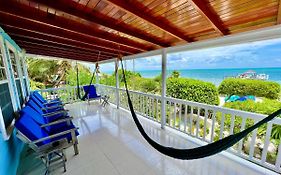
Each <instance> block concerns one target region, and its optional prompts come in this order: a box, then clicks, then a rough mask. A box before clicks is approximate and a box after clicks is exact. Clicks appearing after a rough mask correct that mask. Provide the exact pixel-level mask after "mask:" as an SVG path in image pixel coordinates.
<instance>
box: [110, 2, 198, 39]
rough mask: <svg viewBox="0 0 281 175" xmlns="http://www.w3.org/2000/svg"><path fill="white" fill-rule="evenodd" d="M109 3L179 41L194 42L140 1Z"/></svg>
mask: <svg viewBox="0 0 281 175" xmlns="http://www.w3.org/2000/svg"><path fill="white" fill-rule="evenodd" d="M107 1H108V2H110V3H112V4H114V5H116V6H117V7H120V8H122V9H123V10H125V11H127V12H129V13H131V14H133V15H135V16H138V17H139V18H141V19H143V20H145V21H147V22H149V23H150V24H152V25H153V26H155V27H157V28H159V29H161V30H162V31H164V32H167V33H169V34H171V35H173V36H174V37H176V38H178V39H182V40H185V41H188V42H192V41H193V40H192V38H190V37H188V36H187V35H185V34H184V32H182V31H181V30H179V29H178V28H176V27H175V26H172V25H171V23H170V22H169V21H168V20H167V19H165V18H162V17H155V16H154V15H153V13H151V12H150V11H149V9H148V8H147V7H145V6H144V5H143V4H142V3H139V2H138V1H135V0H134V1H133V0H131V1H129V2H128V1H126V0H107Z"/></svg>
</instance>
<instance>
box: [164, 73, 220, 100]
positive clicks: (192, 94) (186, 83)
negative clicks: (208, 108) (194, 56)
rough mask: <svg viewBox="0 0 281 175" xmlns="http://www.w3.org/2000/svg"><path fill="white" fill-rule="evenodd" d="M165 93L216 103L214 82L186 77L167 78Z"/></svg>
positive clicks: (216, 92)
mask: <svg viewBox="0 0 281 175" xmlns="http://www.w3.org/2000/svg"><path fill="white" fill-rule="evenodd" d="M167 95H168V96H171V97H174V98H179V99H184V100H189V101H195V102H200V103H206V104H211V105H218V104H219V98H218V91H217V88H216V87H215V85H214V84H212V83H209V82H204V81H200V80H194V79H187V78H169V79H168V80H167Z"/></svg>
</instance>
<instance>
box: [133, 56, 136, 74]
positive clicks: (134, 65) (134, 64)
mask: <svg viewBox="0 0 281 175" xmlns="http://www.w3.org/2000/svg"><path fill="white" fill-rule="evenodd" d="M133 72H136V70H135V58H133Z"/></svg>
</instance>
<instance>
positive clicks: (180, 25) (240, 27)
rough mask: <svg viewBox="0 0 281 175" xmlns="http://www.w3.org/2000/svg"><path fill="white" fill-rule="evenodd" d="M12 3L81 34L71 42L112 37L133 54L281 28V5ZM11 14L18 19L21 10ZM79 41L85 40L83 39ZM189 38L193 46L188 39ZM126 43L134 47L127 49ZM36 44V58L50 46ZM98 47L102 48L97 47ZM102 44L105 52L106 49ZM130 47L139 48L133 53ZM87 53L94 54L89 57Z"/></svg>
mask: <svg viewBox="0 0 281 175" xmlns="http://www.w3.org/2000/svg"><path fill="white" fill-rule="evenodd" d="M0 1H3V2H4V1H5V0H0ZM5 2H7V1H5ZM9 2H11V4H16V3H20V4H25V5H27V6H29V7H30V8H32V9H33V10H35V9H36V10H37V11H40V12H44V15H43V14H42V16H41V17H44V19H43V21H40V18H38V17H33V16H32V15H30V14H27V17H28V18H31V19H33V18H35V20H36V21H37V22H39V23H40V22H42V23H45V22H47V23H48V25H55V26H53V27H58V28H60V27H62V29H61V30H65V31H64V32H66V31H68V30H70V31H69V32H74V33H75V32H77V33H76V34H75V36H73V37H72V36H70V35H68V34H67V33H65V34H66V36H68V37H70V38H72V39H77V40H83V39H84V38H85V37H90V36H91V34H92V35H95V32H97V35H98V36H99V37H101V36H104V37H105V40H106V41H104V43H107V42H109V41H108V39H110V38H111V37H112V38H113V40H114V41H113V43H112V44H113V45H114V48H116V47H115V46H116V44H118V42H117V41H119V39H118V38H121V39H122V40H120V41H122V42H123V43H122V45H121V47H123V48H124V50H125V48H127V50H131V51H134V49H138V48H135V47H140V48H141V50H142V51H144V50H151V49H157V48H161V47H168V46H170V45H178V44H183V43H186V41H189V39H191V41H198V40H205V39H209V38H214V37H220V36H221V35H226V34H232V33H239V32H244V31H249V30H255V29H259V28H263V27H267V26H272V25H275V24H278V23H281V12H280V11H281V5H280V3H279V0H118V1H117V0H69V1H68V0H56V2H55V3H52V1H49V0H11V1H9ZM279 8H280V10H279V13H278V9H279ZM0 9H2V10H4V11H5V9H4V8H1V7H0ZM31 11H32V10H31ZM11 12H12V13H17V12H16V10H14V11H11ZM26 13H29V11H26ZM22 14H23V15H26V14H25V13H22ZM34 14H36V13H34ZM0 15H1V11H0ZM0 17H1V16H0ZM58 19H59V20H58ZM0 21H1V19H0ZM54 21H55V22H54ZM278 21H279V22H278ZM44 25H45V24H44ZM35 26H36V25H35ZM35 26H33V27H35ZM167 26H168V27H167ZM21 27H24V26H21ZM169 27H170V28H169ZM26 28H28V27H26ZM33 29H34V28H33ZM39 29H40V30H41V29H42V28H38V30H39ZM34 30H35V29H34ZM42 31H43V30H42ZM42 31H41V32H42ZM55 31H58V30H50V31H49V34H50V33H51V34H52V35H55V33H54V32H55ZM89 31H91V32H89ZM175 31H177V32H175ZM45 32H48V31H45ZM92 32H94V33H92ZM19 34H20V33H19ZM62 34H63V32H62V33H60V37H61V36H62ZM102 34H103V35H102ZM80 35H81V36H82V35H83V37H80V38H79V36H80ZM84 35H85V36H84ZM36 36H37V35H36ZM38 37H39V35H38ZM185 37H186V38H188V40H186V39H184V38H185ZM45 39H46V38H45ZM101 39H103V38H101ZM52 40H54V38H52ZM93 41H94V39H93ZM97 41H99V40H97ZM125 41H127V42H128V43H130V44H127V45H126V44H125V43H126V42H125ZM20 42H26V41H20ZM37 42H38V43H37V45H35V46H33V47H34V48H29V50H32V51H33V52H35V51H36V49H35V47H39V46H40V45H42V46H43V45H44V44H45V43H44V42H43V41H42V42H43V43H41V41H40V43H39V41H37ZM24 44H27V43H24ZM68 44H71V42H68ZM96 44H97V45H98V42H96ZM100 44H101V46H102V44H103V43H100ZM131 44H132V45H133V46H134V47H131ZM84 46H85V47H86V45H84ZM46 47H47V46H46ZM55 47H59V46H57V45H56V44H53V45H52V48H55ZM65 47H66V49H64V48H61V49H60V53H58V54H60V55H65V54H66V52H68V51H69V52H71V48H69V47H71V45H70V46H68V45H67V46H66V45H65ZM47 48H49V47H47ZM49 49H50V48H49ZM69 49H70V50H69ZM53 52H54V51H53V50H45V51H44V53H46V54H51V53H53ZM82 52H83V51H78V52H77V55H76V57H77V58H79V59H85V58H84V57H82ZM85 53H87V54H90V53H88V52H86V51H85ZM79 54H81V55H79ZM106 58H107V57H105V59H106Z"/></svg>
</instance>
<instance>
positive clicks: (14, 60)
mask: <svg viewBox="0 0 281 175" xmlns="http://www.w3.org/2000/svg"><path fill="white" fill-rule="evenodd" d="M9 52H10V58H11V62H12V67H13V72H14V76H15V78H18V77H19V73H18V69H17V62H16V55H15V53H14V52H13V51H11V50H9Z"/></svg>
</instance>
